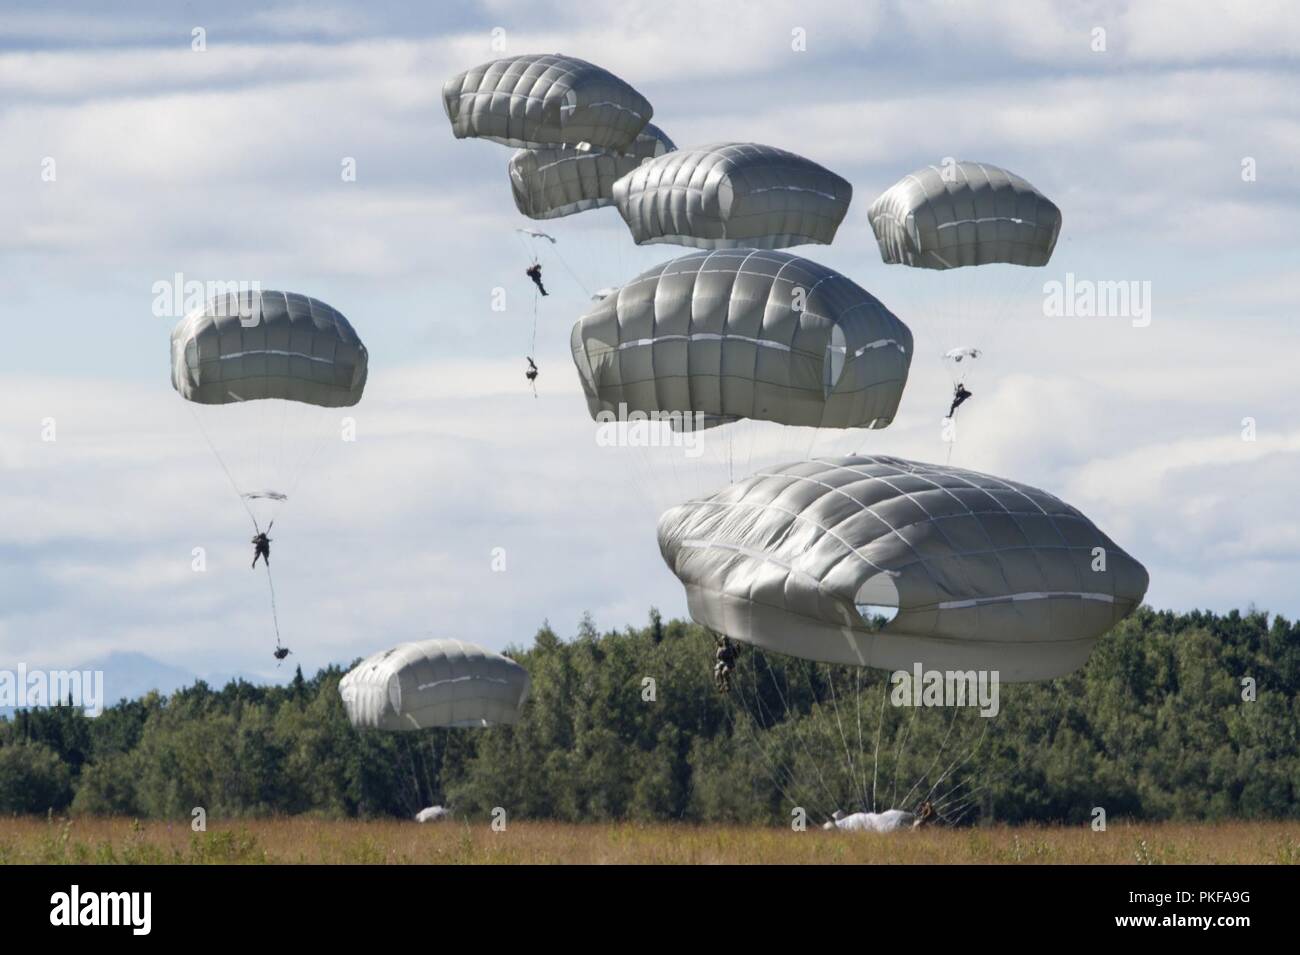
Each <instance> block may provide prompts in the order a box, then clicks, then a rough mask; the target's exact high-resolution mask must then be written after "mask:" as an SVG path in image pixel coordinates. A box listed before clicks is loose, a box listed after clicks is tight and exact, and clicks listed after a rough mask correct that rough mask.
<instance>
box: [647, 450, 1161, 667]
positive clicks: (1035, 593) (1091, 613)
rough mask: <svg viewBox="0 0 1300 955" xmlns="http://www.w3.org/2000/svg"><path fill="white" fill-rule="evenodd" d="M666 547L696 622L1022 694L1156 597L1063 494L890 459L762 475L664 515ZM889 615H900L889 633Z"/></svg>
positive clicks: (800, 651)
mask: <svg viewBox="0 0 1300 955" xmlns="http://www.w3.org/2000/svg"><path fill="white" fill-rule="evenodd" d="M659 547H660V550H661V551H662V553H663V556H664V560H666V561H667V562H668V566H669V567H670V568H671V569H672V571H673V572H674V573H675V574H676V575H677V576H678V577H679V578H681V580H682V583H683V584H685V586H686V594H687V599H688V602H689V606H690V611H691V615H692V616H693V617H694V618H695V620H696V621H698V622H699V623H701V624H703V625H704V626H706V627H709V628H711V629H713V630H715V631H717V632H719V633H724V634H727V635H729V636H731V637H734V638H736V639H738V640H743V641H746V642H748V643H752V644H755V645H757V646H760V647H763V648H765V649H770V650H776V651H779V652H781V653H788V654H791V655H793V656H798V657H804V658H807V659H812V660H821V661H825V662H827V663H847V664H857V665H862V666H871V667H879V668H882V669H887V670H899V669H902V670H911V669H912V668H913V666H914V665H915V664H916V663H920V664H921V665H922V666H923V667H924V668H925V669H927V670H971V669H979V670H997V671H999V673H1000V678H1001V679H1003V680H1007V681H1013V682H1014V681H1025V680H1045V679H1051V678H1054V677H1058V676H1062V675H1063V674H1066V673H1069V672H1070V671H1072V670H1074V669H1076V668H1078V667H1079V666H1082V665H1083V663H1084V661H1085V660H1087V658H1088V654H1089V653H1090V652H1091V651H1092V648H1093V645H1094V644H1095V643H1096V642H1097V640H1098V639H1099V638H1100V637H1101V636H1102V634H1104V633H1105V632H1106V631H1107V630H1108V629H1110V628H1111V627H1112V626H1114V625H1115V624H1116V623H1118V622H1119V620H1120V619H1121V618H1122V617H1124V616H1125V615H1126V614H1128V613H1129V612H1130V611H1132V610H1133V609H1134V608H1135V607H1137V606H1138V604H1139V603H1141V601H1142V597H1143V595H1144V594H1145V593H1146V588H1147V572H1146V570H1145V569H1143V567H1142V565H1141V564H1139V563H1138V562H1137V561H1135V560H1134V559H1133V558H1132V557H1130V556H1129V555H1128V554H1126V553H1124V551H1122V550H1120V548H1119V547H1118V546H1116V544H1115V543H1114V542H1113V541H1112V540H1111V539H1110V538H1108V537H1107V536H1106V535H1105V534H1103V533H1102V532H1101V531H1100V530H1098V529H1097V527H1096V526H1095V525H1093V523H1092V522H1091V521H1089V520H1088V519H1087V518H1086V517H1084V516H1083V515H1082V514H1080V513H1079V512H1078V511H1076V510H1075V509H1074V508H1072V507H1070V506H1069V505H1068V504H1065V503H1063V502H1062V501H1060V500H1058V499H1057V498H1055V497H1053V496H1052V495H1050V494H1048V493H1046V492H1044V491H1040V490H1037V489H1035V488H1032V487H1028V486H1026V485H1024V484H1016V483H1014V482H1011V481H1005V480H1002V479H1001V478H996V477H991V476H989V475H987V474H978V473H976V472H974V471H965V470H962V469H960V468H954V467H942V466H940V465H933V464H922V463H918V462H914V461H905V460H902V459H899V458H889V457H843V458H830V459H825V460H814V461H806V462H800V463H797V464H791V465H787V466H784V467H780V468H775V469H772V470H770V471H766V472H762V473H759V474H756V475H754V476H752V477H750V478H748V479H746V480H743V481H739V482H737V483H735V484H732V485H731V486H729V487H726V488H724V489H722V490H721V491H718V492H717V493H716V494H714V495H712V496H711V497H708V498H706V499H704V500H698V501H692V502H690V503H687V504H682V505H679V506H677V507H675V508H672V509H670V510H669V511H667V512H666V513H665V514H664V515H663V516H662V517H661V518H660V520H659ZM1094 548H1100V551H1099V552H1098V553H1099V554H1101V555H1104V569H1098V570H1094V569H1093V567H1094V563H1096V564H1097V566H1100V561H1099V559H1098V557H1097V556H1095V555H1094ZM883 607H894V608H897V614H896V616H894V618H893V619H892V620H890V621H889V622H888V623H887V624H885V625H884V626H883V627H877V626H876V622H874V621H873V618H875V616H876V615H877V614H878V613H879V608H883Z"/></svg>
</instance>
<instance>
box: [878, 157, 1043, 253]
mask: <svg viewBox="0 0 1300 955" xmlns="http://www.w3.org/2000/svg"><path fill="white" fill-rule="evenodd" d="M867 218H868V219H869V220H870V221H871V228H872V229H873V230H874V231H875V233H876V241H877V242H878V243H879V244H880V257H881V258H882V259H883V260H884V261H885V262H886V263H887V264H889V265H910V266H913V267H915V268H922V269H955V268H960V267H962V266H970V265H989V264H992V263H994V262H1005V263H1008V264H1010V265H1030V266H1042V265H1046V264H1047V262H1048V260H1049V259H1050V258H1051V257H1052V249H1053V248H1055V247H1056V237H1057V236H1058V235H1059V234H1060V231H1061V210H1060V209H1058V208H1057V207H1056V205H1055V204H1054V203H1053V202H1052V200H1050V199H1048V198H1047V197H1046V196H1044V195H1043V194H1042V193H1041V192H1039V191H1038V190H1037V189H1035V188H1034V187H1033V186H1031V185H1030V184H1029V183H1028V182H1026V181H1025V180H1024V179H1021V178H1020V177H1019V176H1017V175H1016V174H1015V173H1013V172H1008V171H1007V170H1005V169H999V168H998V167H997V166H990V165H988V164H987V163H979V162H956V163H947V164H944V165H943V166H926V167H925V168H924V169H918V170H917V171H916V172H914V173H912V174H911V175H908V176H904V177H903V178H902V179H900V180H899V181H898V182H896V183H894V185H892V186H890V187H889V188H888V189H886V190H885V191H884V192H883V193H882V194H881V195H880V198H878V199H877V200H876V201H875V202H874V203H872V204H871V210H870V211H869V212H868V213H867Z"/></svg>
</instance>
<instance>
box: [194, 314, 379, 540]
mask: <svg viewBox="0 0 1300 955" xmlns="http://www.w3.org/2000/svg"><path fill="white" fill-rule="evenodd" d="M171 366H172V368H171V371H172V386H173V387H174V388H175V389H176V391H177V392H178V393H179V394H180V396H181V397H182V398H184V399H185V400H186V401H187V402H189V403H190V407H191V409H192V410H193V411H194V412H195V418H196V420H197V422H198V424H199V426H200V428H201V429H202V431H203V434H204V437H205V438H206V439H207V441H208V443H209V445H210V446H211V447H212V451H213V453H214V454H215V455H216V457H217V459H218V461H219V462H220V463H221V465H222V467H223V469H224V470H225V472H226V475H227V477H228V478H229V480H230V482H231V484H232V485H233V486H234V489H235V491H236V493H237V494H238V495H239V496H240V498H241V500H242V501H243V502H244V505H245V508H246V509H247V510H248V512H249V516H250V517H251V518H252V519H253V523H254V524H255V525H256V526H258V527H259V528H266V527H267V526H268V524H269V522H270V521H271V520H273V519H274V517H275V514H276V513H277V512H278V510H279V508H281V507H282V506H283V505H284V504H285V502H286V501H287V500H288V499H289V493H290V492H291V491H292V490H293V489H294V487H295V486H296V485H297V482H298V480H299V479H300V478H301V477H302V474H303V472H304V471H305V470H306V468H307V465H308V463H309V462H310V461H311V460H312V459H313V458H314V457H315V454H316V452H318V451H319V449H320V443H321V438H322V437H323V428H324V425H325V424H326V422H327V421H328V420H329V415H328V414H327V410H328V409H333V408H346V407H351V406H353V405H355V404H356V403H357V402H358V401H360V400H361V396H362V394H363V393H364V391H365V387H366V378H367V374H368V370H369V356H368V354H367V352H366V347H365V345H364V344H363V343H362V341H361V339H360V338H359V337H358V336H357V333H356V332H355V331H354V330H353V328H352V326H351V324H349V323H348V320H347V319H346V318H344V317H343V316H342V315H341V314H340V313H339V312H338V311H336V310H335V309H333V308H331V307H330V306H328V305H326V304H325V303H324V302H321V301H318V300H316V299H314V298H309V297H308V296H306V295H299V294H296V293H294V292H276V291H269V290H266V291H244V292H239V293H229V294H226V295H220V296H216V297H214V298H213V299H212V300H211V301H209V302H208V303H207V305H206V306H205V307H203V308H202V309H196V310H195V311H194V312H192V313H190V314H189V315H187V316H186V317H185V318H184V319H182V320H181V321H180V322H179V323H177V325H176V327H175V328H174V329H173V330H172V337H171Z"/></svg>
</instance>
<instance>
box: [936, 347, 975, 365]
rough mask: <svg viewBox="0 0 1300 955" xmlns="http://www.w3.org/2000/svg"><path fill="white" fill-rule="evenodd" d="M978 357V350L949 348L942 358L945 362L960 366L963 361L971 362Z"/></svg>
mask: <svg viewBox="0 0 1300 955" xmlns="http://www.w3.org/2000/svg"><path fill="white" fill-rule="evenodd" d="M979 356H980V350H979V349H978V348H964V347H963V348H949V349H948V350H947V351H946V352H944V353H943V357H944V358H945V359H946V360H948V361H950V362H953V363H954V364H958V365H960V364H961V363H962V362H963V361H966V362H969V361H973V360H975V359H976V358H978V357H979Z"/></svg>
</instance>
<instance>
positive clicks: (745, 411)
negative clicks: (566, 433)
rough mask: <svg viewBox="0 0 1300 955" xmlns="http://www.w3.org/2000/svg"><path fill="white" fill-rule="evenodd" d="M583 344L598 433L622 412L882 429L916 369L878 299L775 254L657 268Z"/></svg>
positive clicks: (575, 342) (737, 254) (586, 321)
mask: <svg viewBox="0 0 1300 955" xmlns="http://www.w3.org/2000/svg"><path fill="white" fill-rule="evenodd" d="M571 344H572V348H573V360H574V364H575V365H577V368H578V377H579V378H580V380H581V381H582V387H583V391H584V392H585V394H586V396H587V406H588V409H589V410H590V412H591V415H592V417H593V418H597V419H598V420H599V418H600V416H601V415H602V414H604V415H606V416H608V415H615V416H617V415H618V414H619V413H620V405H622V406H625V407H626V410H630V411H638V412H643V413H646V414H650V413H653V412H659V413H664V414H670V415H679V414H680V415H687V414H695V415H702V416H704V417H705V419H706V420H707V422H708V423H709V424H719V423H725V422H726V421H732V420H736V419H739V418H754V419H759V420H765V421H775V422H779V423H781V424H786V425H802V426H811V427H828V428H883V427H884V426H885V425H887V424H889V422H890V421H891V420H893V417H894V414H895V412H896V411H897V409H898V403H899V400H900V399H901V398H902V394H903V386H904V385H905V384H906V383H907V372H908V367H909V365H910V363H911V360H912V333H911V332H910V331H909V330H908V328H907V326H906V325H904V324H903V323H902V322H901V321H900V320H899V319H898V318H896V317H895V316H894V315H893V314H892V313H891V312H890V311H889V309H887V308H886V307H885V306H884V305H882V304H881V303H880V302H879V301H877V300H876V299H875V298H874V297H873V296H872V295H871V294H870V293H868V292H867V291H866V290H864V289H862V288H861V287H859V286H858V285H857V284H855V283H854V282H853V281H852V280H850V279H848V278H846V277H844V276H843V275H840V274H839V273H838V272H836V271H834V270H833V269H829V268H826V267H825V266H823V265H819V264H817V263H816V262H811V261H809V260H808V259H803V258H800V257H798V256H795V255H790V254H789V253H786V252H776V251H753V250H747V251H738V250H733V251H723V252H694V253H691V254H690V255H685V256H682V257H681V258H677V259H673V260H672V261H670V262H665V263H663V264H661V265H657V266H655V267H654V268H652V269H649V270H648V271H646V272H643V273H642V274H641V275H639V276H638V277H637V278H635V279H633V280H632V281H631V282H629V283H627V284H626V285H624V286H623V287H622V288H619V289H616V290H614V291H613V292H612V293H611V294H609V295H607V296H605V297H603V298H602V299H600V301H599V302H598V303H597V304H595V305H594V306H593V307H592V308H591V310H590V311H588V312H587V313H586V314H585V315H584V316H583V317H582V318H580V319H579V320H578V322H577V324H575V325H574V327H573V333H572V336H571ZM670 420H671V419H670ZM674 423H675V424H676V421H674Z"/></svg>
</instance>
